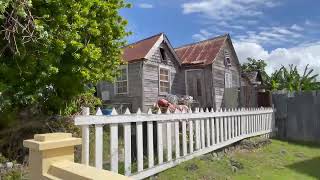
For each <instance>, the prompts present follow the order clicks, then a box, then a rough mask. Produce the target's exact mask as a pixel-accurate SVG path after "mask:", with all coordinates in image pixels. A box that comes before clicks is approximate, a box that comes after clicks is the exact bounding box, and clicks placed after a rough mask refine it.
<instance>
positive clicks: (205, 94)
mask: <svg viewBox="0 0 320 180" xmlns="http://www.w3.org/2000/svg"><path fill="white" fill-rule="evenodd" d="M123 61H124V62H125V63H124V64H125V65H122V66H121V67H120V68H121V69H120V70H121V73H120V74H121V75H120V76H119V77H118V78H117V80H116V81H115V82H114V83H110V82H100V83H99V84H98V85H97V91H98V96H99V97H101V98H102V100H103V101H104V102H105V103H108V104H112V105H113V106H116V107H123V108H126V107H128V108H130V110H131V111H133V112H135V111H137V109H138V108H139V107H141V109H142V111H143V112H146V111H147V110H148V108H150V107H151V106H152V105H153V104H154V103H155V102H157V100H158V99H159V98H163V97H165V96H166V95H167V94H175V95H190V96H192V97H193V98H194V99H195V100H196V101H198V102H199V105H200V107H204V108H206V107H207V108H214V109H219V108H221V107H227V108H235V107H239V106H240V96H239V95H240V93H239V91H240V89H241V88H240V87H241V79H240V78H241V75H240V73H241V72H240V63H239V60H238V58H237V54H236V52H235V50H234V47H233V45H232V41H231V38H230V36H229V34H226V35H222V36H218V37H215V38H212V39H208V40H204V41H200V42H196V43H192V44H187V45H184V46H181V47H178V48H174V47H172V45H171V43H170V41H169V39H168V37H167V36H166V35H165V34H164V33H160V34H157V35H154V36H151V37H149V38H146V39H143V40H141V41H138V42H135V43H133V44H130V45H128V46H126V47H124V48H123Z"/></svg>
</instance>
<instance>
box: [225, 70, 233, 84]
mask: <svg viewBox="0 0 320 180" xmlns="http://www.w3.org/2000/svg"><path fill="white" fill-rule="evenodd" d="M225 87H226V88H232V74H231V73H230V72H226V73H225Z"/></svg>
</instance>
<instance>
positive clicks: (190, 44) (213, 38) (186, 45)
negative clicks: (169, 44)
mask: <svg viewBox="0 0 320 180" xmlns="http://www.w3.org/2000/svg"><path fill="white" fill-rule="evenodd" d="M228 35H229V34H228V33H226V34H223V35H220V36H216V37H212V38H209V39H205V40H202V41H198V42H193V43H189V44H185V45H182V46H179V47H176V48H174V49H175V50H178V49H181V48H184V47H188V46H192V45H195V44H200V43H204V42H206V41H211V40H215V39H218V38H222V37H224V36H226V37H227V36H228Z"/></svg>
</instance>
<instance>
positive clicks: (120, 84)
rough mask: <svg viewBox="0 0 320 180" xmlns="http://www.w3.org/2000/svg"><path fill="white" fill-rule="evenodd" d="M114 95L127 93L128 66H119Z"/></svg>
mask: <svg viewBox="0 0 320 180" xmlns="http://www.w3.org/2000/svg"><path fill="white" fill-rule="evenodd" d="M115 91H116V94H127V93H128V66H121V67H120V72H119V75H118V77H117V80H116V86H115Z"/></svg>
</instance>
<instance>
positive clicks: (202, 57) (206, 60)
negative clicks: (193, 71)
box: [175, 34, 228, 65]
mask: <svg viewBox="0 0 320 180" xmlns="http://www.w3.org/2000/svg"><path fill="white" fill-rule="evenodd" d="M227 38H228V35H227V34H226V35H223V36H218V37H215V38H212V39H208V40H205V41H200V42H197V43H193V44H189V45H185V46H182V47H179V48H176V49H175V51H176V53H177V55H178V57H179V58H180V59H181V64H188V65H193V64H201V65H208V64H212V63H213V61H214V59H215V57H216V56H217V55H218V53H219V51H220V49H221V48H222V47H223V45H224V43H225V41H226V39H227Z"/></svg>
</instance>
